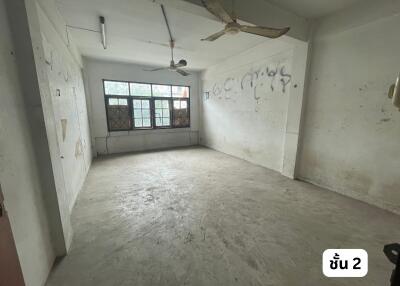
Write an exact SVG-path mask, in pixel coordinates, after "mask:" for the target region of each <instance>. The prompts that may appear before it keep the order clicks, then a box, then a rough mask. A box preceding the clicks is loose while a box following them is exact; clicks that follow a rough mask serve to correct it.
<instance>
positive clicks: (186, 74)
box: [176, 69, 190, 76]
mask: <svg viewBox="0 0 400 286" xmlns="http://www.w3.org/2000/svg"><path fill="white" fill-rule="evenodd" d="M176 72H177V73H180V74H181V75H183V76H188V75H190V73H188V72H186V71H184V70H181V69H176Z"/></svg>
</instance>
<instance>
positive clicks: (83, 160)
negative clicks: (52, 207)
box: [38, 3, 91, 212]
mask: <svg viewBox="0 0 400 286" xmlns="http://www.w3.org/2000/svg"><path fill="white" fill-rule="evenodd" d="M45 4H46V5H49V4H48V3H45ZM42 5H43V4H42ZM45 7H47V9H48V6H45ZM49 13H50V14H54V13H55V12H54V11H49V12H47V13H46V11H45V10H44V9H42V6H41V5H38V14H39V21H40V22H39V23H40V27H41V35H42V43H43V49H44V61H45V64H46V66H47V78H48V84H49V87H50V92H51V97H50V98H51V101H52V106H53V116H54V120H55V127H56V128H55V129H56V135H57V143H58V146H59V149H60V157H61V165H62V173H63V179H64V181H65V191H66V194H65V201H64V202H63V203H65V204H67V205H68V209H69V212H71V211H72V207H73V206H74V203H75V201H76V197H77V195H78V193H79V191H80V190H81V188H82V186H83V183H84V180H85V178H86V175H87V172H88V170H89V167H90V163H91V144H90V130H89V121H88V112H87V108H86V98H85V89H84V85H83V78H82V71H81V68H82V60H81V58H80V56H79V55H78V54H76V53H75V49H74V44H73V42H72V39H63V35H60V34H59V33H58V32H57V30H56V28H55V27H56V26H55V25H53V24H52V22H51V20H50V17H47V14H49ZM53 21H54V19H53ZM65 41H67V42H65Z"/></svg>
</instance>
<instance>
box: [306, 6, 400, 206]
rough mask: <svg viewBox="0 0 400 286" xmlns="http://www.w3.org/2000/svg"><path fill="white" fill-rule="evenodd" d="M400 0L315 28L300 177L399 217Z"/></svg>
mask: <svg viewBox="0 0 400 286" xmlns="http://www.w3.org/2000/svg"><path fill="white" fill-rule="evenodd" d="M399 11H400V1H367V3H363V4H362V6H355V7H352V8H350V9H349V10H346V11H343V12H340V13H338V14H336V15H334V16H331V17H328V18H325V19H323V20H322V21H321V22H320V23H318V25H317V27H318V29H317V31H316V38H315V40H314V43H313V48H312V50H313V56H312V61H311V71H310V87H309V92H308V98H307V105H306V112H305V116H304V124H303V140H302V152H301V155H300V156H299V161H300V166H299V170H298V171H299V172H298V174H299V177H300V178H301V179H303V180H306V181H310V182H313V183H315V184H317V185H321V186H324V187H327V188H329V189H332V190H334V191H337V192H340V193H343V194H345V195H348V196H351V197H354V198H356V199H359V200H362V201H365V202H368V203H371V204H375V205H377V206H380V207H383V208H385V209H388V210H391V211H395V212H397V213H400V172H399V170H400V149H399V146H400V145H399V142H400V112H399V111H398V110H397V109H395V108H394V106H392V105H391V102H390V100H389V99H388V96H387V92H388V88H389V86H390V85H391V84H392V83H393V82H394V80H395V78H396V76H397V75H398V73H399V71H400V38H399V37H398V35H399V27H400V15H399Z"/></svg>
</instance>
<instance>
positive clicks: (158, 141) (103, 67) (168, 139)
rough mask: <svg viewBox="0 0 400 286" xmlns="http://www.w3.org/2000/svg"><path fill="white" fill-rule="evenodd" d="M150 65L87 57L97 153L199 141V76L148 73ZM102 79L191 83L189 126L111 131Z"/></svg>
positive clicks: (91, 114) (88, 83)
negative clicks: (108, 125) (108, 128)
mask: <svg viewBox="0 0 400 286" xmlns="http://www.w3.org/2000/svg"><path fill="white" fill-rule="evenodd" d="M145 68H146V69H149V67H144V66H139V65H134V64H124V63H117V62H107V61H99V60H95V59H86V58H85V79H86V82H87V86H88V90H89V95H90V98H91V104H90V107H89V110H90V120H91V127H92V128H91V135H92V144H93V150H94V152H95V154H94V155H97V154H111V153H120V152H129V151H143V150H151V149H160V148H169V147H179V146H189V145H197V144H198V130H199V128H198V124H199V109H198V107H199V106H198V105H199V104H198V101H199V99H198V98H199V97H198V94H199V92H198V91H199V84H198V81H199V75H198V73H196V72H191V74H192V75H190V76H187V77H183V76H181V75H179V74H177V73H173V72H169V71H159V72H146V71H144V70H143V69H145ZM103 79H110V80H126V81H138V82H149V83H159V84H177V85H187V86H190V92H191V94H190V124H191V127H190V128H179V129H165V130H143V131H121V132H108V130H107V118H106V112H105V104H104V91H103Z"/></svg>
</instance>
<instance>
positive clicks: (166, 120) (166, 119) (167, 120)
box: [163, 118, 169, 126]
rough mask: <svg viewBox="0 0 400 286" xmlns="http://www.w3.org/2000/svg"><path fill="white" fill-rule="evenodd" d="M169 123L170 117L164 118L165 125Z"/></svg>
mask: <svg viewBox="0 0 400 286" xmlns="http://www.w3.org/2000/svg"><path fill="white" fill-rule="evenodd" d="M168 125H169V118H163V126H168Z"/></svg>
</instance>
